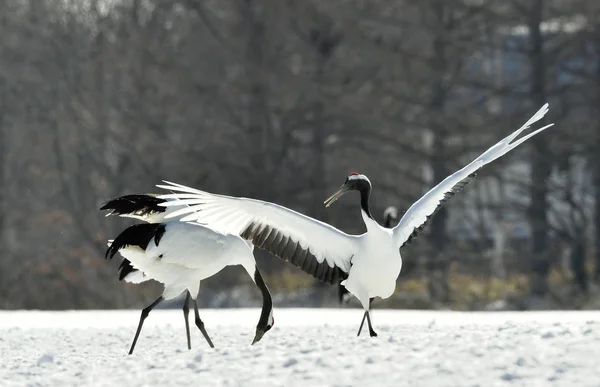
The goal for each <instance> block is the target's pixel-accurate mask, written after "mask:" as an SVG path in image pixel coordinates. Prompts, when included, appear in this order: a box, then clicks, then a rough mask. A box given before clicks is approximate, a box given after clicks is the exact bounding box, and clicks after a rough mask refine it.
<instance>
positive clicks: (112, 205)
mask: <svg viewBox="0 0 600 387" xmlns="http://www.w3.org/2000/svg"><path fill="white" fill-rule="evenodd" d="M165 201H166V200H165V199H160V198H158V197H157V196H156V195H154V194H131V195H124V196H120V197H118V198H114V199H111V200H109V201H107V202H105V203H104V204H102V206H101V207H100V211H104V210H111V212H110V213H109V214H108V215H124V214H132V213H136V212H139V213H140V214H141V215H144V214H150V213H153V212H165V211H166V210H167V208H166V207H163V206H160V205H159V204H161V203H164V202H165Z"/></svg>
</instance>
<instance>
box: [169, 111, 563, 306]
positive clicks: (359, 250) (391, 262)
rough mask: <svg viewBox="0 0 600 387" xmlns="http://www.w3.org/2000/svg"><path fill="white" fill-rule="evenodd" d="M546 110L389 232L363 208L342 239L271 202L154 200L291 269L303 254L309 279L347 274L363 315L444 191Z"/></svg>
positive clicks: (196, 193) (186, 192) (392, 280)
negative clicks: (356, 229)
mask: <svg viewBox="0 0 600 387" xmlns="http://www.w3.org/2000/svg"><path fill="white" fill-rule="evenodd" d="M547 112H548V104H546V105H544V106H543V107H542V108H541V109H540V110H539V111H538V112H537V113H536V114H535V115H534V116H532V117H531V118H530V119H529V120H528V121H527V122H526V123H525V125H523V126H522V127H521V128H520V129H518V130H517V131H515V132H514V133H512V134H511V135H509V136H508V137H506V138H505V139H503V140H501V141H499V142H498V143H497V144H496V145H494V146H492V147H491V148H489V149H488V150H487V151H486V152H484V153H483V154H481V155H480V156H479V157H477V158H476V159H475V160H474V161H473V162H471V163H470V164H468V165H467V166H465V167H464V168H462V169H461V170H459V171H457V172H455V173H454V174H452V175H450V176H448V177H447V178H446V179H445V180H443V181H442V182H441V183H440V184H438V185H437V186H435V187H434V188H432V189H431V190H430V191H429V192H427V193H426V194H425V195H424V196H423V197H422V198H421V199H419V200H418V201H417V202H415V203H414V204H413V205H412V206H411V207H410V208H409V209H408V210H407V211H406V213H405V214H404V216H403V217H402V219H401V220H400V222H399V223H398V225H397V226H396V227H394V228H393V229H386V228H384V227H381V226H380V225H379V224H377V223H376V222H375V221H374V220H373V219H372V218H371V217H370V216H369V215H368V214H366V213H365V211H364V209H363V211H362V213H363V220H364V222H365V225H366V227H367V232H366V233H365V234H363V235H348V234H346V233H344V232H342V231H340V230H338V229H336V228H334V227H332V226H330V225H328V224H325V223H323V222H320V221H318V220H316V219H313V218H310V217H307V216H305V215H302V214H300V213H297V212H295V211H293V210H290V209H288V208H285V207H282V206H279V205H277V204H273V203H268V202H263V201H260V200H255V199H247V198H236V197H230V196H224V195H218V194H211V193H208V192H204V191H200V190H197V189H194V188H190V187H186V186H183V185H180V184H175V183H170V182H166V183H167V184H166V185H159V186H158V187H160V188H164V189H167V190H170V191H172V192H178V193H173V194H167V195H161V196H159V197H160V198H162V199H167V200H168V201H167V202H165V203H163V204H161V205H162V206H165V207H179V208H178V209H177V210H176V211H172V212H171V211H169V214H168V215H166V218H167V219H168V218H176V217H180V220H181V221H197V222H200V223H202V224H207V225H210V226H211V227H214V228H216V229H219V230H227V231H228V232H230V233H232V234H237V235H242V236H244V235H246V236H248V238H249V239H252V238H254V241H255V242H256V241H258V243H256V244H257V246H259V244H262V245H263V246H262V247H263V248H264V246H267V247H268V248H270V250H269V251H271V252H273V251H275V254H276V255H278V256H279V257H280V258H283V259H285V260H287V258H288V257H287V256H286V251H287V249H291V250H293V251H294V252H293V253H289V254H288V255H289V256H292V257H296V256H298V255H300V258H301V259H300V261H299V262H300V264H296V265H297V266H299V267H301V266H300V265H302V264H303V262H304V261H305V258H304V256H309V257H310V259H311V260H313V261H314V262H309V263H308V264H307V263H306V262H304V264H303V265H304V266H305V268H303V270H305V271H307V272H309V271H310V272H311V273H313V275H315V276H316V274H315V273H319V271H315V269H314V267H315V265H319V264H320V265H323V264H326V265H328V267H330V268H333V267H336V268H339V269H340V270H342V271H343V272H344V273H347V279H346V280H345V281H342V284H343V285H345V286H346V288H347V289H348V291H349V292H351V293H352V294H354V295H355V296H356V297H357V298H358V299H359V300H360V302H361V304H362V305H363V307H364V308H365V310H367V311H368V310H369V299H370V298H373V297H381V298H388V297H390V296H391V295H392V294H393V293H394V289H395V285H396V279H397V278H398V276H399V274H400V270H401V268H402V259H401V257H400V252H399V249H400V248H401V247H402V246H404V245H405V243H407V241H408V240H409V239H410V237H411V235H412V234H413V233H414V232H415V230H418V229H419V228H420V227H421V226H422V225H423V224H424V223H425V222H426V221H427V219H428V217H429V216H431V215H432V214H433V213H434V212H435V210H436V209H437V208H439V207H440V206H441V205H442V203H443V202H444V201H445V200H447V195H448V193H451V192H452V190H453V188H454V187H456V186H458V185H460V184H461V182H463V181H465V179H468V178H469V176H471V174H473V173H474V172H475V171H477V170H478V169H480V168H481V167H483V166H484V165H486V164H488V163H490V162H492V161H494V160H496V159H497V158H499V157H501V156H503V155H504V154H506V153H508V152H509V151H510V150H512V149H514V148H515V147H517V146H518V145H520V144H522V143H523V142H524V141H526V140H527V139H529V138H531V137H532V136H534V135H536V134H538V133H540V132H541V131H543V130H545V129H547V128H548V127H550V126H552V124H550V125H547V126H545V127H543V128H540V129H538V130H536V131H534V132H532V133H530V134H528V135H527V136H524V137H522V138H520V139H518V140H515V138H516V137H517V136H518V135H519V134H520V133H521V132H523V131H524V130H526V129H527V128H528V127H529V126H530V125H531V124H533V123H535V122H537V121H538V120H540V119H541V118H542V117H543V116H544V115H545V114H546V113H547ZM361 176H362V175H361ZM349 178H352V176H349ZM362 178H364V176H362ZM369 184H370V183H369ZM183 215H186V216H183ZM256 235H258V236H259V237H258V238H257V237H256ZM290 246H291V247H290ZM259 247H261V246H259ZM298 251H300V254H298ZM292 263H294V262H293V260H292ZM321 271H322V270H321Z"/></svg>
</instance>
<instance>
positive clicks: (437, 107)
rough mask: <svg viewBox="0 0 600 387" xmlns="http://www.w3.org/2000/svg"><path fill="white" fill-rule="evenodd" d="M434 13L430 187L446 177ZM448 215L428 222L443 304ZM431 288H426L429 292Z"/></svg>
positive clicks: (441, 71)
mask: <svg viewBox="0 0 600 387" xmlns="http://www.w3.org/2000/svg"><path fill="white" fill-rule="evenodd" d="M434 13H435V17H436V20H437V22H438V26H439V30H438V32H437V36H436V37H435V39H434V41H433V56H434V58H433V68H434V70H435V74H436V75H437V77H438V78H437V79H436V80H435V81H434V82H433V85H432V86H431V87H432V94H431V103H430V110H431V113H430V117H432V118H433V120H432V121H431V122H430V130H431V131H432V133H433V144H432V154H431V168H432V172H433V182H432V183H433V184H438V183H439V182H441V181H442V180H443V179H445V178H446V176H447V175H448V171H447V169H446V163H447V161H448V160H447V159H446V152H445V144H446V137H447V134H446V128H445V127H444V125H443V124H442V123H441V118H442V117H443V116H444V108H445V104H446V96H447V93H446V88H445V86H444V83H443V82H444V81H443V79H444V75H445V74H446V73H447V71H448V68H447V60H446V50H445V49H446V40H445V39H446V37H445V35H446V33H447V31H446V28H445V25H446V9H445V6H444V4H443V2H437V3H436V4H435V5H434ZM447 219H448V213H447V210H446V209H445V208H441V209H440V210H439V211H438V212H437V213H436V214H435V215H434V216H433V218H432V219H431V242H432V246H433V250H434V255H435V257H434V258H435V259H430V260H429V262H430V264H429V271H430V273H431V275H432V276H433V277H434V278H436V280H434V281H430V283H432V282H435V283H437V285H436V289H437V290H435V293H437V294H432V297H434V298H436V299H439V300H440V301H443V302H444V301H447V300H448V297H449V289H448V286H447V271H448V267H449V259H448V258H449V257H448V256H447V254H446V249H445V247H446V222H447ZM433 290H434V289H433V288H431V287H430V292H432V291H433Z"/></svg>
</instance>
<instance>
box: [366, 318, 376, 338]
mask: <svg viewBox="0 0 600 387" xmlns="http://www.w3.org/2000/svg"><path fill="white" fill-rule="evenodd" d="M367 325H369V335H371V337H377V333H375V331H374V330H373V327H372V326H371V316H370V315H369V312H367Z"/></svg>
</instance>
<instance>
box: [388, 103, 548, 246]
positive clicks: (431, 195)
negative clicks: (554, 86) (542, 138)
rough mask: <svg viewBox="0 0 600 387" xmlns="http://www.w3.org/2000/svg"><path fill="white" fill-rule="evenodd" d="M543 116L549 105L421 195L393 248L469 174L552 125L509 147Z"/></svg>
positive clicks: (397, 232)
mask: <svg viewBox="0 0 600 387" xmlns="http://www.w3.org/2000/svg"><path fill="white" fill-rule="evenodd" d="M546 113H548V104H545V105H544V106H542V108H541V109H540V110H538V112H537V113H535V114H534V115H533V117H531V118H530V119H529V121H527V122H526V123H525V125H523V126H522V127H520V128H519V129H518V130H516V131H515V132H514V133H512V134H511V135H510V136H508V137H506V138H504V139H503V140H501V141H499V142H498V143H497V144H496V145H494V146H492V147H491V148H490V149H488V150H487V151H485V152H484V153H483V154H481V155H480V156H479V157H477V158H476V159H475V160H473V161H472V162H471V163H470V164H468V165H467V166H466V167H464V168H462V169H461V170H459V171H458V172H455V173H453V174H452V175H450V176H448V177H447V178H446V179H444V180H443V181H442V182H441V183H440V184H438V185H436V186H435V187H433V188H432V189H431V190H430V191H429V192H427V193H426V194H425V195H423V197H421V199H419V200H418V201H417V202H415V203H414V204H413V205H412V206H411V207H410V208H409V209H408V211H406V213H405V214H404V216H403V217H402V219H400V222H399V223H398V225H397V226H396V227H394V229H393V230H394V231H393V232H394V240H395V241H396V245H397V246H398V248H400V247H402V246H403V245H404V244H405V243H406V242H407V240H408V239H409V238H410V236H411V235H412V233H413V232H414V231H415V229H417V228H418V227H419V226H421V225H423V224H424V223H425V222H426V221H427V218H428V217H429V216H430V215H431V214H433V213H434V212H435V211H436V209H437V208H438V207H439V206H440V205H441V203H442V201H443V200H444V198H445V195H446V193H448V192H450V191H452V188H453V187H454V186H456V185H457V184H459V183H460V182H461V181H463V180H464V179H466V178H468V176H469V175H470V174H472V173H474V172H475V171H477V170H478V169H480V168H481V167H483V166H484V165H486V164H488V163H490V162H492V161H494V160H496V159H497V158H499V157H501V156H503V155H505V154H506V153H508V152H509V151H511V150H512V149H514V148H516V147H517V146H519V145H520V144H522V143H523V142H525V141H527V140H528V139H530V138H531V137H533V136H535V135H536V134H538V133H540V132H541V131H543V130H545V129H547V128H549V127H551V126H552V125H554V124H550V125H546V126H544V127H543V128H540V129H538V130H536V131H534V132H532V133H530V134H528V135H527V136H524V137H522V138H520V139H518V140H517V141H515V142H513V143H511V141H513V140H514V139H515V138H516V137H517V136H518V135H519V134H521V132H523V131H524V130H526V129H528V128H529V126H530V125H532V124H533V123H535V122H537V121H539V120H540V119H542V117H544V115H546Z"/></svg>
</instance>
